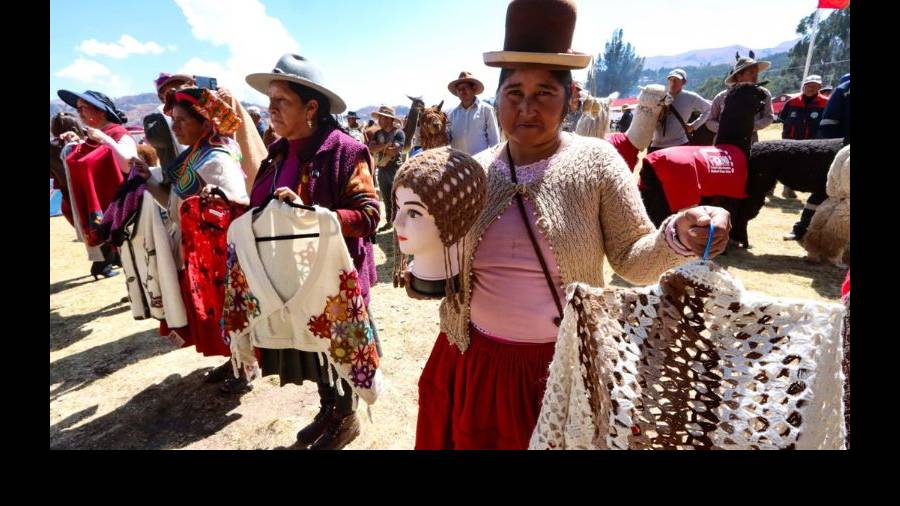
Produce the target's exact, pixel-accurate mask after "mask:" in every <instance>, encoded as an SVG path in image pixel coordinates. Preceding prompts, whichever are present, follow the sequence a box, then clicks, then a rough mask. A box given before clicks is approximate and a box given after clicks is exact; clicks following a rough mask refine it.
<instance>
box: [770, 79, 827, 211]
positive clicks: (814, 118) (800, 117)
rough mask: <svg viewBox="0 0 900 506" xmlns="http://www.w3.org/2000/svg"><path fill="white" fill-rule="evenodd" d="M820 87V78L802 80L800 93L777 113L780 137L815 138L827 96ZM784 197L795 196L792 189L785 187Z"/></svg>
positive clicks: (795, 138)
mask: <svg viewBox="0 0 900 506" xmlns="http://www.w3.org/2000/svg"><path fill="white" fill-rule="evenodd" d="M820 89H822V78H821V77H820V76H817V75H810V76H808V77H807V78H806V79H804V80H803V90H802V92H801V93H800V95H798V96H796V97H794V98H792V99H790V100H788V102H787V103H786V104H784V108H783V109H782V110H781V112H780V113H778V117H779V118H780V119H781V123H782V125H783V129H782V130H781V138H782V139H794V140H804V139H815V138H816V134H817V132H818V130H819V121H821V120H822V111H824V110H825V105H826V104H827V103H828V98H826V97H825V96H824V95H822V94H820V93H819V90H820ZM782 196H783V197H784V198H796V197H797V194H796V193H794V190H792V189H790V188H788V187H785V188H784V193H782Z"/></svg>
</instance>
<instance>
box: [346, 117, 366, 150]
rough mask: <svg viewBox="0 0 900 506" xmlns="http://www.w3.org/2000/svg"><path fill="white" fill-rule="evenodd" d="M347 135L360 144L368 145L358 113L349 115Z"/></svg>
mask: <svg viewBox="0 0 900 506" xmlns="http://www.w3.org/2000/svg"><path fill="white" fill-rule="evenodd" d="M347 133H348V134H350V137H353V138H354V139H356V140H358V141H359V142H362V143H363V144H365V143H366V140H365V135H364V133H363V129H362V125H360V124H359V116H358V115H357V114H356V111H350V112H348V113H347Z"/></svg>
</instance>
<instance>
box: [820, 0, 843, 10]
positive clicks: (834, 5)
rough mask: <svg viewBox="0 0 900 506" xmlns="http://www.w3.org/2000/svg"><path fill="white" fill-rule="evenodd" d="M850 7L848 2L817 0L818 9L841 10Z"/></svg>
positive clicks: (841, 0)
mask: <svg viewBox="0 0 900 506" xmlns="http://www.w3.org/2000/svg"><path fill="white" fill-rule="evenodd" d="M848 5H850V0H819V8H820V9H843V8H844V7H847V6H848Z"/></svg>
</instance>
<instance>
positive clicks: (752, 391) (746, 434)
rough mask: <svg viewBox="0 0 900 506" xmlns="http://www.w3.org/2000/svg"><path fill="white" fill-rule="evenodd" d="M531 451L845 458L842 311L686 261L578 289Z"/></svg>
mask: <svg viewBox="0 0 900 506" xmlns="http://www.w3.org/2000/svg"><path fill="white" fill-rule="evenodd" d="M567 295H568V303H567V305H566V309H565V315H564V318H563V322H562V325H561V328H560V333H559V340H558V341H557V345H556V352H555V354H554V357H553V361H552V363H551V365H550V376H549V378H548V380H547V389H546V391H545V394H544V399H543V405H542V408H541V414H540V416H539V418H538V424H537V427H536V428H535V431H534V434H533V435H532V439H531V444H530V448H531V449H654V450H655V449H843V448H844V446H845V441H844V440H845V433H846V429H845V426H844V407H843V380H844V378H843V372H842V368H841V361H842V359H843V346H842V337H841V327H842V318H843V316H844V307H843V305H840V304H829V303H819V302H811V301H800V300H785V299H777V298H773V297H769V296H766V295H764V294H760V293H755V292H748V291H745V290H744V288H743V286H742V285H741V283H740V281H738V280H736V279H734V278H733V277H731V276H730V275H729V274H728V273H727V272H726V271H725V270H723V269H722V268H721V267H718V266H716V265H715V264H711V263H705V262H692V263H690V264H688V265H685V266H683V267H681V268H679V269H676V270H674V271H670V272H668V273H666V274H664V275H663V276H662V278H661V279H660V281H659V284H657V285H654V286H650V287H646V288H629V289H625V288H608V289H599V288H592V287H589V286H587V285H584V284H578V283H574V284H571V285H569V286H568V288H567Z"/></svg>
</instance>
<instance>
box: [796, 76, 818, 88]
mask: <svg viewBox="0 0 900 506" xmlns="http://www.w3.org/2000/svg"><path fill="white" fill-rule="evenodd" d="M807 83H816V84H818V85H819V86H821V85H822V76H818V75H816V74H811V75H808V76H806V79H804V80H803V84H801V85H800V86H805V85H806V84H807Z"/></svg>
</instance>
